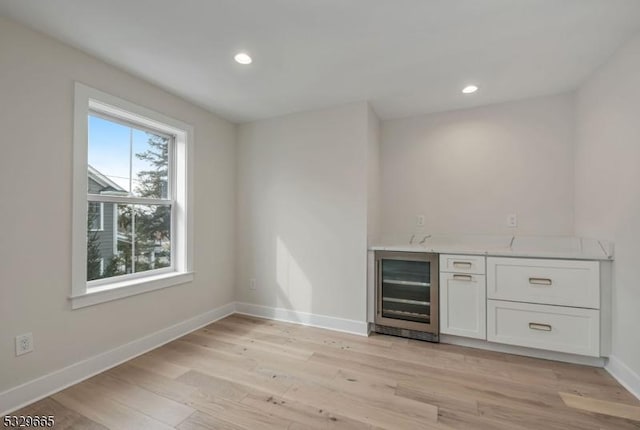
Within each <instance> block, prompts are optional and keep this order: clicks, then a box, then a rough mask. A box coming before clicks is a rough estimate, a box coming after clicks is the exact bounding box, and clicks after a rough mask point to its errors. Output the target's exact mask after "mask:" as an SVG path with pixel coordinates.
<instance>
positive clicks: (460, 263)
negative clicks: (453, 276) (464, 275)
mask: <svg viewBox="0 0 640 430" xmlns="http://www.w3.org/2000/svg"><path fill="white" fill-rule="evenodd" d="M471 266H473V264H471V262H470V261H454V262H453V267H459V268H461V269H471Z"/></svg>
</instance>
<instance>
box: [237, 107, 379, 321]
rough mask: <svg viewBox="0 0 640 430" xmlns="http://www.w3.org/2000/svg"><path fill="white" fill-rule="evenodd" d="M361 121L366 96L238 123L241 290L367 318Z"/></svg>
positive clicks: (275, 302) (246, 298) (270, 301)
mask: <svg viewBox="0 0 640 430" xmlns="http://www.w3.org/2000/svg"><path fill="white" fill-rule="evenodd" d="M367 127H368V106H367V104H366V103H356V104H350V105H346V106H341V107H337V108H333V109H327V110H321V111H314V112H306V113H299V114H293V115H288V116H284V117H280V118H275V119H270V120H265V121H259V122H254V123H250V124H245V125H242V126H240V127H239V134H238V144H239V147H238V218H237V223H238V253H237V262H236V264H237V276H236V278H237V297H238V300H240V301H242V302H248V303H253V304H258V305H264V306H270V307H277V308H286V309H291V310H295V311H301V312H309V313H313V314H317V315H325V316H332V317H339V318H345V319H350V320H356V321H365V318H366V250H367V205H368V201H367V178H368V176H367V174H368V171H367V169H368V158H367V147H368V142H367V135H368V129H367ZM250 278H255V279H256V285H257V287H256V290H255V291H251V290H249V288H248V287H249V279H250Z"/></svg>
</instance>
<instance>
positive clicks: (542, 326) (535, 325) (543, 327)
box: [529, 322, 551, 331]
mask: <svg viewBox="0 0 640 430" xmlns="http://www.w3.org/2000/svg"><path fill="white" fill-rule="evenodd" d="M529 328H530V329H531V330H540V331H551V325H549V324H540V323H532V322H530V323H529Z"/></svg>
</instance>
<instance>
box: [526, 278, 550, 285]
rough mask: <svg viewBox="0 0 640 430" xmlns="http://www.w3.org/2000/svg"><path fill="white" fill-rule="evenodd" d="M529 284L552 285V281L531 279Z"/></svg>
mask: <svg viewBox="0 0 640 430" xmlns="http://www.w3.org/2000/svg"><path fill="white" fill-rule="evenodd" d="M529 283H530V284H532V285H547V286H548V285H551V284H552V282H551V279H549V278H529Z"/></svg>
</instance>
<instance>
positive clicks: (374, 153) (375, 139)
mask: <svg viewBox="0 0 640 430" xmlns="http://www.w3.org/2000/svg"><path fill="white" fill-rule="evenodd" d="M367 112H368V115H367V243H368V244H369V245H374V244H376V242H377V241H378V239H379V236H380V222H381V220H380V218H381V214H380V209H381V208H380V187H381V186H382V183H381V181H382V172H381V169H382V166H381V165H380V120H379V119H378V116H377V115H376V113H375V112H374V111H373V109H371V107H369V108H368V109H367Z"/></svg>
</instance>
